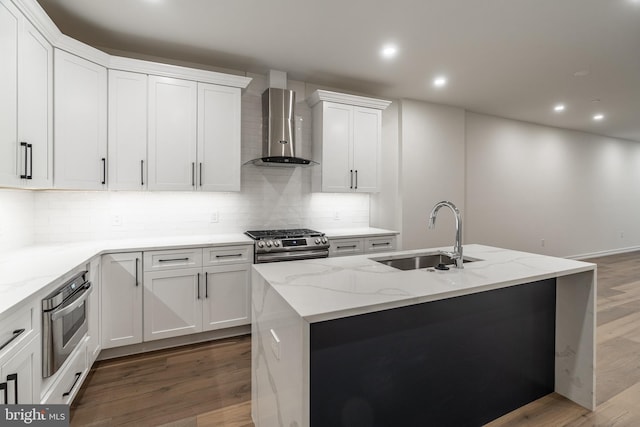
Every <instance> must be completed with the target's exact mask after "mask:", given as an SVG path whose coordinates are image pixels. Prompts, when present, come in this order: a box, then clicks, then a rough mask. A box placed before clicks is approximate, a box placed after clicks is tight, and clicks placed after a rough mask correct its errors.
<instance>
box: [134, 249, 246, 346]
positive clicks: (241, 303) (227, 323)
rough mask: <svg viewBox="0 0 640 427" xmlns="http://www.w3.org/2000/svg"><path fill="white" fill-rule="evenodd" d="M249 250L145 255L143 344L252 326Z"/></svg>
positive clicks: (153, 252)
mask: <svg viewBox="0 0 640 427" xmlns="http://www.w3.org/2000/svg"><path fill="white" fill-rule="evenodd" d="M248 247H250V246H248ZM246 248H247V247H242V246H229V247H216V248H204V249H194V250H176V251H174V252H172V251H149V252H145V254H144V265H145V273H144V289H145V294H144V340H145V341H151V340H157V339H162V338H170V337H176V336H181V335H187V334H193V333H197V332H203V331H211V330H215V329H222V328H228V327H232V326H239V325H246V324H249V323H250V321H251V319H250V315H249V306H250V295H251V293H250V283H251V282H250V268H251V262H252V260H251V258H250V257H247V249H246ZM203 253H204V257H203ZM203 258H204V260H205V261H204V263H203ZM170 265H172V266H173V267H172V268H170V267H169V266H170ZM163 266H166V267H163Z"/></svg>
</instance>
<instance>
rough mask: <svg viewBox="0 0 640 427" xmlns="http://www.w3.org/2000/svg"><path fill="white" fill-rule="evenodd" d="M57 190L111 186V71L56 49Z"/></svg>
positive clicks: (55, 121)
mask: <svg viewBox="0 0 640 427" xmlns="http://www.w3.org/2000/svg"><path fill="white" fill-rule="evenodd" d="M54 71H55V73H54V87H55V102H54V108H55V116H54V125H55V126H54V129H55V131H54V132H55V134H54V136H55V151H56V153H55V164H54V168H55V169H54V170H55V177H54V185H55V187H56V188H68V189H76V190H101V189H105V188H106V183H107V158H106V157H107V70H106V68H105V67H102V66H100V65H97V64H95V63H93V62H90V61H87V60H85V59H82V58H80V57H77V56H75V55H71V54H69V53H67V52H64V51H61V50H58V49H56V50H55V58H54Z"/></svg>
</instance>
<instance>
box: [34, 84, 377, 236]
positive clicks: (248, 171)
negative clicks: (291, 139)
mask: <svg viewBox="0 0 640 427" xmlns="http://www.w3.org/2000/svg"><path fill="white" fill-rule="evenodd" d="M250 77H253V78H254V79H253V81H252V82H251V84H250V85H249V87H248V88H247V89H246V90H245V91H244V92H243V95H242V161H243V162H246V161H248V160H251V159H254V158H256V157H259V156H260V153H261V148H262V140H261V132H262V131H261V126H262V104H261V102H262V101H261V96H262V92H263V91H264V89H265V88H266V87H267V82H266V78H265V77H264V76H259V75H251V76H250ZM289 87H290V88H291V89H293V90H295V91H296V109H295V114H296V116H299V118H300V119H301V120H302V129H301V132H300V134H299V135H298V136H299V139H298V141H297V144H298V153H299V155H301V156H306V157H311V149H312V147H311V109H310V108H309V107H308V106H307V104H306V96H307V91H308V89H307V85H306V84H305V83H302V82H294V81H290V82H289ZM310 93H311V89H309V94H310ZM300 119H299V120H300ZM314 167H318V166H314ZM241 179H242V181H241V188H242V191H241V192H238V193H206V192H202V193H200V192H144V191H142V192H119V191H105V192H89V191H39V192H35V193H34V194H33V196H32V197H33V206H34V207H35V209H34V212H35V213H34V214H31V220H32V224H33V240H34V241H35V242H36V243H58V242H68V241H78V240H89V239H105V238H128V237H143V236H145V237H146V236H153V235H189V234H193V235H195V234H207V233H230V232H243V231H246V230H248V229H260V228H284V227H287V228H289V227H309V228H315V229H319V230H322V229H329V228H332V229H334V228H350V227H367V226H368V225H369V195H368V194H333V193H331V194H329V193H312V192H311V168H279V167H256V166H253V165H246V166H243V167H242V177H241ZM27 194H29V193H27ZM24 197H27V196H24ZM29 220H30V219H29V216H27V217H26V218H25V220H24V221H25V222H29Z"/></svg>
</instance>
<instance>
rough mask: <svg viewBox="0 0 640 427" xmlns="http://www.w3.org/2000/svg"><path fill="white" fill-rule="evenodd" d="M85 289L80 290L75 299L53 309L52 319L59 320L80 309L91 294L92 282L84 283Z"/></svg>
mask: <svg viewBox="0 0 640 427" xmlns="http://www.w3.org/2000/svg"><path fill="white" fill-rule="evenodd" d="M83 287H84V289H83V290H82V291H80V292H78V293H77V294H76V295H77V296H76V297H75V298H74V299H73V301H70V302H67V303H64V304H62V306H60V308H58V309H55V310H52V311H51V313H50V314H51V321H52V322H53V321H55V320H58V319H60V318H62V317H64V316H66V315H67V314H69V313H71V312H72V311H74V310H76V309H78V308H79V307H80V306H81V305H82V304H84V303H85V301H86V300H87V298H89V294H90V293H91V292H90V291H91V282H86V283H85V284H84V285H83Z"/></svg>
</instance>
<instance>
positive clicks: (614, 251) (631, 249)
mask: <svg viewBox="0 0 640 427" xmlns="http://www.w3.org/2000/svg"><path fill="white" fill-rule="evenodd" d="M636 251H640V246H630V247H628V248H618V249H609V250H606V251H598V252H590V253H586V254H579V255H571V256H568V257H565V258H568V259H575V260H583V259H588V258H597V257H601V256H609V255H619V254H625V253H628V252H636Z"/></svg>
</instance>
